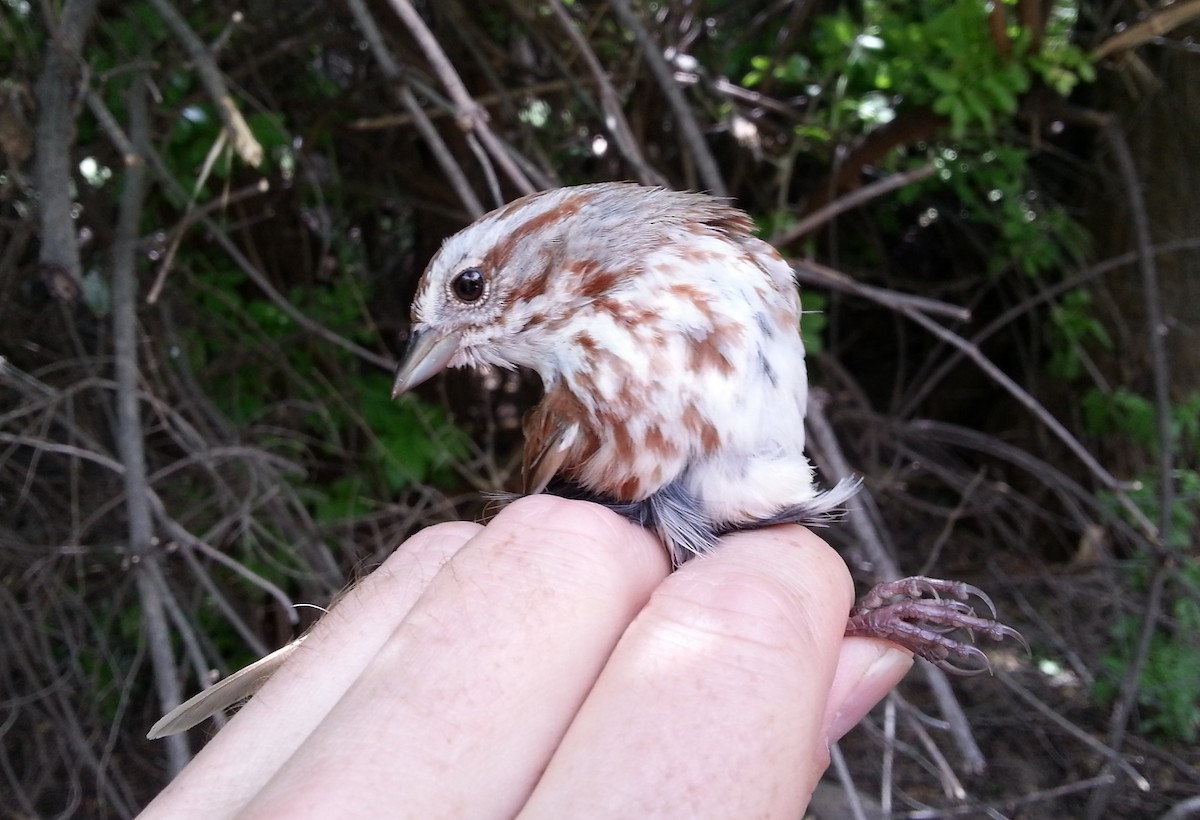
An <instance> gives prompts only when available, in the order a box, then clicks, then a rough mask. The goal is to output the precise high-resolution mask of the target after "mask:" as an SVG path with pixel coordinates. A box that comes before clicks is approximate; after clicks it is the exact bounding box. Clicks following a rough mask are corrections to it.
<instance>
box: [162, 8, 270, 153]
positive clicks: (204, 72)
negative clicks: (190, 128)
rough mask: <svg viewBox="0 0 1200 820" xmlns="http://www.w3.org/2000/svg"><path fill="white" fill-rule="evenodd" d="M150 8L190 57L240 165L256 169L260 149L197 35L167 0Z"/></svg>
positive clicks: (219, 71)
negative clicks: (239, 158)
mask: <svg viewBox="0 0 1200 820" xmlns="http://www.w3.org/2000/svg"><path fill="white" fill-rule="evenodd" d="M150 5H151V6H153V7H154V10H155V11H157V12H158V16H159V17H161V18H162V20H163V22H164V23H166V24H167V28H169V29H170V30H171V33H173V34H174V35H175V38H176V39H177V40H179V42H180V44H181V45H182V46H183V48H184V50H185V51H186V52H187V53H188V57H190V58H191V60H192V64H193V65H194V66H195V68H196V73H197V74H199V75H200V82H201V83H203V84H204V88H205V90H206V91H207V92H208V96H209V97H211V98H212V101H213V104H214V105H216V108H217V116H219V117H220V118H221V122H223V123H224V124H225V128H226V129H227V130H228V131H229V137H230V139H231V140H233V150H234V151H236V152H237V154H238V156H239V157H241V158H242V161H243V162H245V163H247V164H248V165H251V166H253V167H255V168H257V167H258V166H259V165H261V164H262V161H263V147H262V145H260V144H259V142H258V140H257V139H255V138H254V132H253V131H251V130H250V126H249V125H247V124H246V120H245V119H244V118H243V117H242V112H240V111H238V107H237V104H236V103H235V102H234V101H233V96H232V95H231V94H230V93H229V90H228V89H227V88H226V87H225V79H224V77H222V76H221V69H219V68H217V64H216V62H215V61H214V60H213V58H212V55H211V54H209V51H208V46H206V45H205V44H204V41H203V40H201V39H200V37H199V36H197V34H196V32H194V31H192V29H191V26H189V25H188V24H187V20H185V19H183V16H182V15H181V14H180V13H179V12H178V11H176V10H175V7H174V6H172V5H171V3H170V2H169V0H150Z"/></svg>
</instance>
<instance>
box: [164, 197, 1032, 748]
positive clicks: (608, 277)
mask: <svg viewBox="0 0 1200 820" xmlns="http://www.w3.org/2000/svg"><path fill="white" fill-rule="evenodd" d="M804 353H805V349H804V341H803V338H802V336H801V332H800V294H799V290H798V288H797V284H796V281H795V275H794V273H793V271H792V269H791V267H790V266H789V265H788V263H787V261H786V260H785V259H784V258H783V256H782V255H781V254H780V253H779V251H778V250H776V249H775V248H774V247H772V246H771V245H770V244H769V243H768V242H766V241H764V240H762V239H759V238H758V237H756V236H755V235H754V223H753V221H752V220H751V219H750V217H749V216H748V215H747V214H746V213H745V212H744V211H742V210H739V209H738V208H736V207H734V206H732V205H730V204H729V203H728V202H726V201H724V200H722V199H718V198H715V197H712V196H709V195H707V194H702V193H692V192H683V191H675V190H671V189H668V188H663V187H648V186H643V185H640V184H636V183H631V182H604V183H593V184H587V185H577V186H571V187H564V188H556V189H551V190H547V191H542V192H538V193H534V194H530V195H527V196H524V197H521V198H519V199H516V200H514V201H512V202H510V203H508V204H507V205H504V206H503V207H500V208H498V209H496V210H494V211H492V212H491V213H488V214H485V215H484V216H482V217H481V218H479V219H478V220H477V221H475V222H474V223H472V224H471V225H468V226H467V227H466V228H464V229H463V230H461V231H459V232H458V233H457V234H454V235H453V236H451V237H449V238H448V239H446V241H445V242H444V243H443V244H442V246H441V248H440V249H439V250H438V251H437V252H436V253H435V255H434V256H433V258H432V259H431V260H430V262H429V264H428V266H427V267H426V269H425V271H424V273H423V274H422V277H421V279H420V281H419V283H418V286H417V292H416V295H415V297H414V300H413V304H412V330H411V333H410V336H409V341H408V346H407V349H406V351H405V353H404V355H403V357H402V359H401V361H400V364H399V365H398V367H397V369H396V374H395V380H394V383H393V388H392V396H393V398H395V397H398V396H400V395H401V394H403V393H407V392H408V391H410V390H412V389H413V388H415V387H417V386H418V385H420V384H421V383H423V382H425V381H426V380H428V379H429V378H431V377H433V376H434V375H436V374H437V373H439V372H441V371H442V370H444V369H445V368H448V367H449V368H462V367H471V368H481V367H499V368H504V369H510V370H511V369H519V368H524V369H527V370H532V371H534V372H535V373H537V374H538V376H539V377H540V379H541V381H542V386H543V396H542V398H541V401H540V402H539V403H538V404H537V405H536V406H535V407H534V408H533V409H532V410H531V411H530V412H529V413H528V414H527V416H526V418H525V421H524V425H523V432H524V436H525V441H524V451H523V455H524V457H523V465H522V475H523V483H524V487H523V489H524V493H525V494H534V493H542V492H549V493H553V494H556V495H561V496H564V497H567V498H573V499H581V500H587V501H593V502H596V503H599V504H602V505H604V506H606V507H608V508H610V509H612V510H614V511H615V512H616V513H618V514H620V515H621V516H623V517H625V518H627V519H629V520H631V521H634V522H635V523H637V524H639V525H641V526H643V527H646V528H647V529H649V530H651V531H653V532H654V533H655V534H656V535H657V536H658V538H659V540H660V541H661V542H662V544H663V546H664V548H665V549H666V551H667V553H668V555H669V556H670V559H671V562H672V565H673V566H674V567H678V566H680V565H682V564H684V563H685V562H687V561H690V560H693V559H696V558H698V557H701V556H703V555H705V554H707V553H710V552H712V551H713V550H715V549H719V547H720V539H721V536H723V535H726V534H729V533H732V532H737V531H740V530H751V529H758V528H762V527H768V526H774V525H778V524H802V525H807V526H823V525H827V524H829V523H831V522H832V521H834V520H836V519H837V517H838V516H839V515H840V513H841V511H842V510H843V509H844V508H845V506H846V505H847V503H849V502H850V501H851V499H852V498H853V496H854V495H855V493H856V492H857V491H858V490H859V486H860V483H859V481H858V479H843V480H841V481H839V482H838V483H836V484H835V485H834V486H833V487H831V488H829V489H822V488H821V487H820V486H819V485H818V483H817V480H816V475H815V471H814V468H813V465H812V463H811V462H810V461H809V460H808V457H807V456H806V455H805V451H804V444H805V433H804V419H805V414H806V409H807V397H808V374H807V370H806V366H805V355H804ZM514 497H515V496H514ZM971 597H978V598H980V600H982V601H983V602H984V604H985V605H986V606H987V607H988V608H989V609H990V610H991V613H992V616H993V618H994V617H995V607H994V606H993V605H992V603H991V600H990V599H989V598H988V597H987V596H986V595H985V594H983V592H982V591H981V590H979V589H977V588H976V587H973V586H971V585H968V584H964V583H961V582H955V581H944V580H940V579H935V578H927V577H924V576H916V577H912V578H902V579H898V580H894V581H888V582H885V583H883V584H879V585H877V586H876V587H874V588H873V589H872V590H870V591H869V592H868V593H867V594H866V595H865V596H863V597H862V598H861V599H859V601H858V603H857V604H856V605H855V607H854V609H853V610H852V611H851V612H850V613H848V615H847V625H846V634H847V635H865V636H871V637H880V638H884V639H887V640H890V641H892V642H894V643H897V644H899V645H901V646H903V647H905V648H907V649H909V650H910V651H912V652H913V653H914V654H917V655H920V656H921V657H923V658H925V659H927V660H929V661H931V662H932V663H934V664H935V665H937V666H940V667H941V668H943V669H945V670H947V671H950V672H955V673H960V674H976V673H978V672H982V671H985V670H986V668H987V657H986V655H985V654H984V653H983V652H982V651H981V650H979V649H978V647H976V646H974V645H972V644H968V643H965V642H963V641H960V640H958V639H955V638H954V637H952V634H951V631H952V630H956V629H965V630H968V631H970V632H972V633H979V634H983V635H986V636H988V637H990V638H993V639H1002V638H1005V637H1014V638H1016V639H1017V640H1020V641H1021V642H1022V643H1024V639H1023V638H1021V636H1020V635H1019V633H1017V632H1016V631H1015V630H1013V629H1012V628H1010V627H1008V626H1005V625H1003V624H1001V623H998V622H997V621H995V620H992V619H991V618H985V617H980V616H978V615H977V614H976V613H975V611H974V609H973V608H972V607H971V606H970V604H969V603H968V600H969V599H970V598H971ZM300 640H302V639H299V640H297V641H294V642H292V643H291V644H288V645H286V646H284V647H282V648H281V649H279V650H276V651H275V652H274V653H272V654H271V655H268V656H267V657H266V658H263V659H262V660H261V661H258V662H256V663H255V664H252V665H251V666H249V667H247V668H246V669H243V670H241V671H240V672H235V673H234V674H233V675H231V676H230V677H229V678H226V679H225V680H223V681H221V682H219V683H218V684H216V685H215V686H213V687H211V688H210V689H207V690H205V691H204V692H201V693H200V694H199V695H197V696H195V697H193V698H192V699H190V700H188V701H187V702H185V703H184V704H181V705H180V706H179V707H176V709H174V710H172V711H171V712H169V713H168V714H167V715H165V716H164V717H163V718H162V719H160V720H159V721H158V722H157V723H156V724H155V726H154V727H153V728H152V729H151V730H150V733H149V735H148V736H149V737H151V738H157V737H163V736H166V735H168V734H174V733H177V732H180V731H183V730H185V729H188V728H190V727H191V726H194V725H196V724H197V723H199V722H200V721H201V720H203V719H204V718H206V717H209V716H211V715H212V714H214V713H215V712H216V711H219V710H220V709H223V708H225V707H226V706H228V705H230V704H231V703H233V702H236V701H237V700H239V699H241V698H243V697H246V696H248V695H249V694H252V692H253V691H254V689H256V688H257V686H258V685H260V684H261V682H262V681H263V680H265V679H266V678H267V677H269V675H270V674H271V673H272V672H273V671H274V670H275V669H276V668H278V667H279V666H280V665H282V663H283V662H284V661H286V659H287V658H288V657H289V656H290V655H291V654H292V652H293V651H294V650H295V648H296V647H297V646H299V644H300ZM956 661H959V662H961V661H966V662H970V663H972V664H974V665H973V666H964V665H960V664H959V663H956Z"/></svg>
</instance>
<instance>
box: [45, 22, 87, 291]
mask: <svg viewBox="0 0 1200 820" xmlns="http://www.w3.org/2000/svg"><path fill="white" fill-rule="evenodd" d="M96 4H97V0H67V3H66V4H64V6H63V9H62V17H61V19H60V20H58V21H54V20H47V21H46V27H47V29H48V30H49V31H50V33H51V37H50V42H49V44H48V46H47V49H46V63H45V65H44V66H43V68H42V73H41V76H40V77H39V78H38V81H37V87H36V95H37V103H38V119H37V154H36V160H37V165H36V167H35V174H36V177H37V188H38V195H39V197H40V201H41V204H40V213H39V219H40V221H41V240H42V241H41V248H40V250H39V252H38V261H39V262H40V263H41V265H42V267H43V268H44V269H49V270H54V271H61V272H63V273H65V274H66V276H67V277H68V278H69V279H70V281H71V282H73V283H74V284H75V286H76V288H78V286H79V283H80V281H81V280H82V277H83V268H82V265H81V263H80V260H79V241H78V239H77V238H76V236H75V219H74V216H73V215H72V207H73V206H72V203H71V190H72V187H73V186H72V184H71V180H72V178H73V174H72V166H71V146H72V145H73V144H74V142H75V105H74V97H75V86H76V85H77V83H78V76H79V64H80V58H79V55H80V50H81V49H82V48H83V43H84V40H86V39H87V34H88V31H89V30H90V29H91V26H92V21H93V19H94V13H95V10H96ZM47 5H48V4H47Z"/></svg>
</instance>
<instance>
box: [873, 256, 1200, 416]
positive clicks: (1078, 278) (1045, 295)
mask: <svg viewBox="0 0 1200 820" xmlns="http://www.w3.org/2000/svg"><path fill="white" fill-rule="evenodd" d="M1196 250H1200V239H1178V240H1175V241H1173V242H1163V243H1162V244H1160V245H1155V246H1154V248H1153V251H1154V254H1155V255H1156V256H1161V255H1163V254H1169V253H1184V252H1189V251H1196ZM1137 260H1138V254H1137V252H1136V251H1130V252H1128V253H1123V254H1118V255H1117V256H1113V257H1110V258H1109V259H1105V260H1104V261H1103V262H1098V263H1097V264H1095V265H1092V266H1091V267H1090V268H1087V269H1085V270H1082V271H1080V272H1079V273H1077V274H1075V275H1074V276H1070V277H1068V278H1066V279H1063V280H1062V281H1060V282H1056V283H1054V284H1052V285H1046V286H1045V287H1043V288H1042V289H1041V290H1039V291H1038V292H1037V293H1036V294H1034V295H1033V296H1031V297H1030V298H1029V299H1026V300H1025V301H1023V302H1021V303H1020V304H1018V305H1014V306H1013V307H1011V308H1009V309H1008V310H1006V311H1004V313H1001V314H1000V315H999V316H997V317H996V318H995V319H993V320H992V321H990V322H988V323H987V325H985V326H984V327H983V328H981V329H980V330H979V332H977V333H975V334H974V335H972V336H971V338H970V341H971V344H973V345H975V346H976V347H981V346H982V345H983V343H984V342H985V341H987V340H988V339H990V338H991V337H992V336H993V335H995V334H996V333H997V332H998V331H1000V330H1001V329H1002V328H1004V327H1005V326H1007V325H1008V324H1009V323H1010V322H1013V321H1014V320H1016V319H1017V317H1019V316H1022V315H1024V314H1025V313H1028V312H1029V311H1031V310H1033V309H1034V308H1035V307H1037V306H1038V305H1041V304H1045V303H1046V302H1049V301H1051V300H1053V299H1055V298H1056V297H1058V296H1059V295H1060V294H1063V293H1066V292H1067V291H1069V290H1072V289H1074V288H1077V287H1079V286H1080V285H1083V284H1086V283H1087V282H1090V281H1091V280H1093V279H1096V278H1098V277H1100V276H1103V275H1105V274H1107V273H1111V272H1112V271H1114V270H1117V269H1118V268H1122V267H1124V266H1126V265H1129V264H1132V263H1134V262H1136V261H1137ZM962 356H963V354H962V352H961V351H957V350H956V351H953V352H952V353H951V354H950V355H949V356H947V357H946V360H945V361H943V362H942V363H941V364H940V365H939V366H938V367H937V369H936V370H935V371H934V372H933V373H932V374H930V375H929V376H928V377H927V378H926V379H925V381H924V382H923V383H922V385H921V386H920V387H919V388H918V389H917V390H916V391H914V392H913V393H912V394H911V395H910V396H909V397H908V398H907V399H906V400H905V402H904V404H903V405H901V407H900V409H899V410H898V412H897V413H896V415H897V416H899V417H901V418H904V417H906V416H909V415H911V414H912V412H913V408H915V407H917V406H918V405H919V404H920V403H921V402H922V401H924V399H925V397H926V396H928V395H929V394H930V393H931V392H932V391H933V389H934V388H935V387H936V386H937V385H938V383H940V382H941V381H942V380H943V379H944V378H945V377H946V374H947V373H949V372H950V371H951V370H952V369H953V368H954V365H956V364H957V363H958V362H959V361H960V360H961V359H962Z"/></svg>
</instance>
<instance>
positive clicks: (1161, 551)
mask: <svg viewBox="0 0 1200 820" xmlns="http://www.w3.org/2000/svg"><path fill="white" fill-rule="evenodd" d="M1189 5H1190V6H1192V7H1194V8H1196V9H1200V0H1193V2H1192V3H1191V4H1189ZM1104 135H1105V137H1106V138H1107V140H1108V143H1109V145H1110V146H1111V147H1112V150H1113V156H1114V158H1115V159H1116V162H1117V169H1118V171H1119V172H1120V174H1121V180H1122V181H1123V182H1124V184H1125V189H1126V194H1127V195H1128V197H1129V209H1130V211H1131V212H1132V213H1131V216H1132V219H1133V226H1134V241H1135V242H1136V250H1137V254H1138V267H1139V270H1140V272H1141V275H1142V295H1143V298H1144V300H1145V303H1146V304H1145V309H1146V326H1147V330H1148V335H1149V347H1150V368H1151V372H1152V374H1153V378H1154V402H1155V417H1156V422H1157V427H1158V450H1159V452H1158V473H1159V474H1158V483H1159V488H1158V492H1159V498H1158V504H1159V510H1158V513H1159V517H1158V531H1157V533H1156V535H1157V539H1156V544H1155V546H1156V548H1157V551H1158V556H1157V558H1158V567H1157V568H1156V570H1155V572H1154V576H1153V579H1152V580H1151V582H1150V591H1149V593H1148V595H1147V596H1146V607H1145V610H1144V614H1143V616H1142V624H1141V630H1140V632H1139V634H1138V642H1137V648H1136V650H1135V651H1134V655H1133V657H1132V659H1131V660H1130V663H1129V665H1128V668H1127V669H1126V670H1125V678H1124V680H1123V681H1122V682H1121V694H1120V696H1119V697H1118V698H1117V703H1116V706H1115V707H1114V708H1113V715H1112V719H1111V720H1110V721H1109V727H1110V728H1109V735H1108V745H1109V746H1111V747H1112V748H1113V749H1114V750H1115V751H1120V749H1121V746H1122V744H1123V743H1124V742H1125V733H1126V731H1128V728H1129V719H1130V717H1131V716H1132V715H1133V710H1134V707H1135V706H1136V704H1137V696H1138V692H1139V689H1140V686H1141V680H1142V671H1143V670H1144V669H1145V668H1146V662H1147V660H1148V659H1149V657H1150V644H1151V642H1152V641H1153V639H1154V634H1155V633H1156V632H1157V631H1158V621H1159V618H1161V617H1162V607H1163V595H1164V592H1165V590H1166V583H1167V579H1168V578H1169V577H1170V576H1171V575H1172V574H1173V573H1174V571H1175V565H1176V563H1177V561H1176V558H1175V556H1174V552H1173V550H1172V548H1171V540H1172V527H1173V524H1174V519H1175V509H1174V507H1175V476H1174V461H1175V454H1174V451H1173V448H1172V447H1171V383H1170V372H1169V364H1168V362H1167V348H1166V343H1165V341H1164V337H1165V335H1166V333H1167V323H1166V321H1165V319H1164V318H1163V309H1162V296H1161V292H1160V290H1159V285H1158V266H1157V264H1156V261H1155V258H1154V252H1153V246H1152V242H1151V237H1150V219H1149V217H1148V215H1147V213H1146V203H1145V200H1144V198H1143V196H1142V181H1141V178H1140V177H1139V175H1138V172H1137V167H1136V165H1135V164H1134V161H1133V155H1132V153H1130V151H1129V143H1128V141H1127V140H1126V139H1125V133H1124V132H1123V131H1122V130H1121V126H1120V124H1119V123H1117V122H1116V121H1115V120H1113V121H1110V122H1109V123H1108V124H1107V125H1106V126H1105V128H1104ZM1128 506H1129V507H1133V509H1134V510H1137V512H1139V513H1140V512H1141V511H1140V510H1139V509H1138V508H1137V507H1135V506H1133V505H1132V504H1129V505H1128ZM1113 765H1114V764H1113V761H1112V760H1110V761H1109V763H1108V766H1107V767H1106V769H1107V770H1110V771H1111V769H1112V767H1113ZM1114 788H1115V782H1114V783H1112V784H1109V785H1106V786H1104V787H1102V788H1100V789H1097V790H1096V791H1095V792H1094V793H1093V794H1092V796H1091V799H1089V800H1088V805H1087V816H1088V817H1092V818H1096V817H1103V816H1105V815H1106V814H1107V809H1108V804H1109V802H1110V801H1111V799H1112V794H1113V790H1114Z"/></svg>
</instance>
